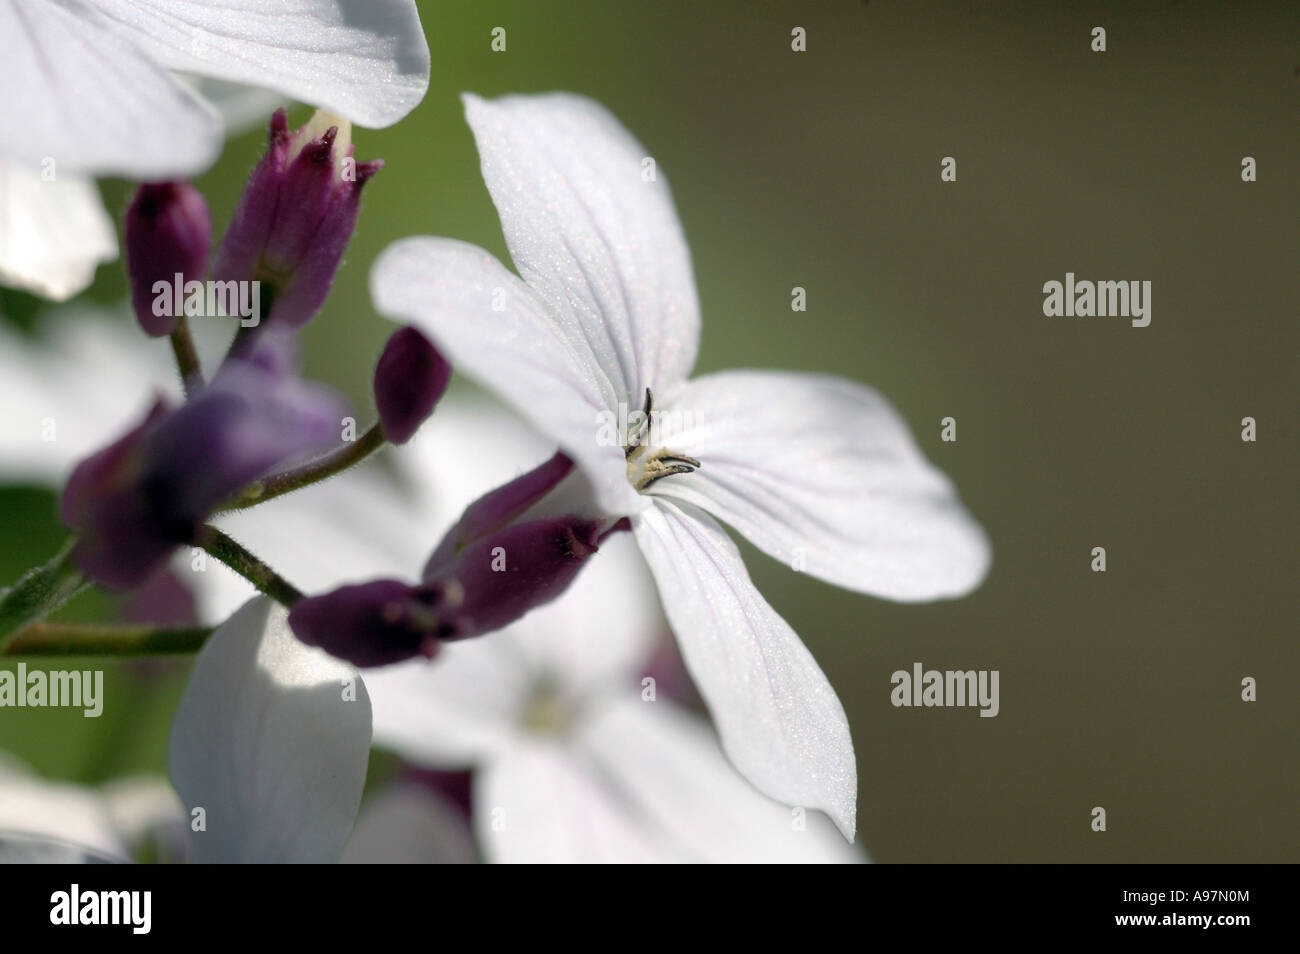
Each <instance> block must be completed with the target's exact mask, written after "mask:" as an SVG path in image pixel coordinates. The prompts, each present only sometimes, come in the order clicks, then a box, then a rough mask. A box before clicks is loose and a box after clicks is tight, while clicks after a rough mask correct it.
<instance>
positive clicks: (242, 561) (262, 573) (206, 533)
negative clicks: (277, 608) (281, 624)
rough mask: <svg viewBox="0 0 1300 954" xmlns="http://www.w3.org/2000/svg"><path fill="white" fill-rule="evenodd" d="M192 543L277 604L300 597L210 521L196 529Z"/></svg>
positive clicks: (285, 581) (277, 575) (290, 602)
mask: <svg viewBox="0 0 1300 954" xmlns="http://www.w3.org/2000/svg"><path fill="white" fill-rule="evenodd" d="M194 545H195V546H199V547H202V548H203V549H204V550H206V551H207V552H208V553H210V554H212V556H214V557H215V558H216V559H218V560H220V561H221V562H222V563H224V564H225V565H226V566H228V567H230V568H231V569H232V570H234V571H235V572H236V573H238V574H239V575H240V576H242V577H243V578H244V579H246V580H247V581H248V582H249V583H252V584H253V585H254V586H255V587H257V588H258V590H260V591H261V592H263V593H265V594H266V595H267V596H269V597H271V599H273V600H275V601H276V602H277V603H280V604H282V605H284V606H292V605H293V604H294V603H296V602H298V601H299V600H300V599H302V593H301V591H299V590H298V588H297V587H295V586H294V585H293V584H291V583H289V582H288V581H287V580H285V579H284V578H283V577H282V576H280V574H278V573H276V572H275V571H274V570H272V569H271V568H270V567H269V566H267V565H266V564H265V563H263V562H262V561H261V560H259V559H258V558H257V557H255V556H254V555H253V554H252V553H250V552H249V551H248V550H246V549H245V548H244V547H243V546H242V545H241V544H239V543H237V542H236V541H235V540H234V539H232V538H231V537H230V536H228V535H227V534H225V533H223V532H222V531H221V530H218V529H217V528H216V527H214V526H212V525H211V524H204V525H203V526H202V527H200V528H199V532H198V533H197V534H196V535H195V537H194Z"/></svg>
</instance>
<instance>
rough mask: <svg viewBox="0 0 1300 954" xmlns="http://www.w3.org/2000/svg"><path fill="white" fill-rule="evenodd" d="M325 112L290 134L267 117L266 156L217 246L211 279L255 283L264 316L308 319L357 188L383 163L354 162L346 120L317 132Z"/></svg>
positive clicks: (326, 281)
mask: <svg viewBox="0 0 1300 954" xmlns="http://www.w3.org/2000/svg"><path fill="white" fill-rule="evenodd" d="M324 115H325V114H323V113H317V114H316V116H315V117H313V119H312V122H310V123H308V124H307V125H305V126H303V127H302V128H301V129H299V130H298V131H297V132H296V133H293V134H290V133H289V131H288V123H287V118H286V113H285V111H284V110H283V109H280V110H277V111H276V113H275V115H274V116H272V117H271V128H270V137H269V144H268V146H267V151H266V155H264V156H263V157H262V160H261V162H259V163H258V164H257V167H256V168H255V169H254V170H253V173H252V175H251V176H250V177H249V180H248V185H247V186H245V188H244V194H243V195H242V196H241V197H240V200H239V205H238V207H237V208H236V209H235V215H234V217H233V218H232V219H231V222H230V227H229V228H228V229H227V230H226V234H225V235H224V236H222V239H221V245H220V247H219V248H218V249H217V258H216V263H215V264H214V267H213V274H214V277H215V278H216V279H217V280H218V281H260V282H262V283H263V284H264V286H265V287H264V289H263V298H264V299H265V300H269V301H270V302H271V307H270V314H269V315H268V320H269V321H271V322H274V323H275V324H276V325H277V326H278V327H281V328H297V327H300V326H302V325H304V324H306V323H307V322H308V321H310V320H311V319H312V317H313V316H315V314H316V312H317V311H319V310H320V307H321V305H322V304H324V302H325V299H326V297H327V296H328V295H329V290H330V286H331V285H332V284H333V282H334V273H335V272H336V271H337V270H338V266H339V262H340V260H341V259H342V258H343V250H344V249H345V248H346V247H347V244H348V240H349V239H350V238H351V237H352V230H353V228H355V227H356V224H357V212H358V210H359V207H360V201H361V187H362V186H364V185H365V184H366V182H367V181H368V180H369V179H370V178H371V176H373V175H374V174H375V173H376V172H378V171H379V170H380V168H381V167H382V166H383V161H382V160H379V159H376V160H373V161H371V162H363V163H358V162H356V161H355V160H354V159H353V156H352V144H351V142H350V141H348V140H349V136H350V127H349V126H348V124H347V122H346V120H339V123H340V125H337V126H330V127H329V128H328V129H324V130H323V131H321V132H320V134H319V135H317V131H318V127H319V126H320V125H321V124H322V122H323V121H324V120H323V119H322V117H323V116H324Z"/></svg>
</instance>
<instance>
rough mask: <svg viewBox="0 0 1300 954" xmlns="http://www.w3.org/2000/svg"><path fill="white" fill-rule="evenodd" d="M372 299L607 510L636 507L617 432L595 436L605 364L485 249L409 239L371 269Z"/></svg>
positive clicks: (603, 408) (602, 410) (604, 401)
mask: <svg viewBox="0 0 1300 954" xmlns="http://www.w3.org/2000/svg"><path fill="white" fill-rule="evenodd" d="M370 290H371V295H372V297H373V298H374V301H375V307H376V308H377V309H379V311H380V312H381V313H383V314H384V315H387V316H388V317H390V318H393V319H395V320H399V321H410V322H413V323H414V324H416V325H418V326H419V327H420V328H422V329H423V330H424V331H425V332H427V333H428V334H429V336H430V337H432V338H433V339H434V341H435V342H436V343H437V344H438V346H439V347H440V348H441V349H442V350H443V352H444V353H445V354H446V356H447V358H448V360H450V361H451V362H452V364H453V365H454V366H455V367H456V369H457V370H458V371H461V372H463V373H465V374H467V375H469V376H470V377H472V378H474V379H475V380H477V381H478V382H479V383H480V384H482V385H484V386H485V387H487V388H489V389H490V390H492V391H494V392H495V393H497V394H498V395H500V396H501V397H502V398H504V399H505V400H506V402H507V403H508V404H510V405H511V406H512V407H513V408H514V409H515V410H517V411H518V412H519V413H520V414H521V415H523V416H524V417H525V418H526V419H527V420H529V421H530V422H531V423H532V424H533V425H534V426H536V427H537V428H538V429H539V430H540V431H542V432H543V433H545V434H548V435H550V437H551V439H552V440H554V441H555V442H556V443H558V444H559V445H560V446H561V447H563V448H564V449H565V451H566V452H567V453H569V454H570V455H571V456H573V457H574V458H575V460H577V461H578V463H579V464H580V465H581V466H582V467H583V469H584V471H585V472H586V474H587V476H588V477H589V478H590V480H591V481H592V483H593V486H594V491H595V493H596V494H597V500H598V501H599V503H600V505H601V506H602V507H603V508H605V509H606V511H607V512H609V513H625V512H627V511H628V510H629V509H631V508H633V507H636V506H638V503H639V502H638V500H637V499H636V498H637V495H636V493H635V492H634V491H633V490H632V487H631V485H630V484H628V482H627V465H626V462H625V460H624V457H623V451H622V448H621V447H620V446H618V443H617V441H616V440H615V441H610V442H609V443H608V444H606V445H602V444H600V443H598V440H599V438H600V436H601V428H600V420H601V415H602V414H607V413H608V408H609V407H610V405H609V403H608V400H609V393H610V392H609V385H608V382H607V381H606V380H605V379H604V372H603V371H602V369H601V368H600V366H599V364H598V363H597V362H596V361H595V359H594V357H593V356H592V353H591V350H590V349H589V348H587V347H586V345H585V344H584V342H583V339H582V337H581V334H580V333H578V332H576V331H575V329H574V327H573V326H572V325H570V326H569V327H568V330H567V331H565V330H564V329H563V328H562V327H561V325H560V324H558V323H557V322H556V321H554V320H553V319H552V318H551V317H550V316H549V315H548V314H547V313H546V306H545V305H544V304H543V303H542V301H541V300H540V299H539V298H538V297H537V295H536V293H535V292H533V291H532V290H531V289H529V288H528V286H526V285H525V284H524V283H523V282H521V281H520V280H519V279H518V278H517V277H516V276H515V275H512V274H511V273H510V272H508V271H507V270H506V269H505V268H504V267H503V266H502V265H501V263H500V262H498V261H497V260H496V259H495V258H493V257H492V256H491V255H489V254H488V253H487V252H485V251H483V250H482V249H480V248H476V247H474V246H473V245H468V244H466V243H464V242H457V241H453V240H451V239H435V238H423V237H419V238H408V239H403V240H402V241H400V242H395V243H394V244H392V245H390V246H389V247H388V248H387V249H385V250H384V252H383V254H382V255H380V257H379V260H378V261H377V262H376V263H375V266H374V269H373V270H372V271H371V275H370Z"/></svg>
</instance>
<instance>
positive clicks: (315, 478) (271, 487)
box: [220, 423, 384, 510]
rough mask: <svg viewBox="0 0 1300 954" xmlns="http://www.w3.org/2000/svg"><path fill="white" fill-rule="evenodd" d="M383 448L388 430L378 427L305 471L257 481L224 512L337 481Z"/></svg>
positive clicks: (237, 496) (239, 494) (295, 469)
mask: <svg viewBox="0 0 1300 954" xmlns="http://www.w3.org/2000/svg"><path fill="white" fill-rule="evenodd" d="M383 446H384V429H383V427H382V426H381V425H380V424H378V423H376V424H375V425H374V426H372V427H371V428H370V430H368V431H366V432H365V433H364V434H362V435H361V436H360V437H358V438H357V439H356V440H355V441H351V442H349V443H347V444H344V445H343V446H342V447H340V448H338V449H337V450H335V451H333V452H331V453H329V454H327V455H325V456H324V457H321V458H319V459H317V460H314V461H312V462H311V463H309V464H303V465H302V466H301V467H295V468H294V469H293V470H286V471H285V472H284V473H282V474H274V475H272V476H270V477H267V478H265V479H264V480H258V481H254V482H253V483H251V484H249V485H248V486H247V487H245V488H244V489H243V490H241V491H240V492H239V493H238V494H236V495H235V497H234V498H233V499H231V500H230V501H228V502H227V503H225V504H224V505H222V507H221V508H220V509H221V510H244V509H246V508H248V507H255V506H257V505H258V504H260V503H265V502H266V501H268V500H271V499H273V498H275V497H279V496H280V495H281V494H287V493H290V492H292V491H294V490H301V489H302V488H303V487H307V486H310V485H311V484H314V483H318V482H320V481H322V480H325V479H326V478H327V477H333V476H334V475H335V474H338V473H341V472H342V471H345V470H347V469H348V468H349V467H351V466H353V465H354V464H359V463H360V462H361V461H363V460H365V459H366V458H367V457H369V456H370V455H371V454H373V453H374V452H375V451H377V450H378V449H379V448H381V447H383Z"/></svg>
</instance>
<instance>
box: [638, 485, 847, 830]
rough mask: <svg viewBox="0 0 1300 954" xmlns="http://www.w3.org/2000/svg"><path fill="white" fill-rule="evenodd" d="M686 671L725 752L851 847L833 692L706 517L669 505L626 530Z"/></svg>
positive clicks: (839, 715) (843, 726)
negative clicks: (828, 822)
mask: <svg viewBox="0 0 1300 954" xmlns="http://www.w3.org/2000/svg"><path fill="white" fill-rule="evenodd" d="M634 523H635V530H636V538H637V543H639V544H640V546H641V551H642V552H643V553H644V554H645V556H646V559H647V560H648V561H649V563H650V569H651V571H652V572H653V573H654V576H655V582H656V583H657V584H658V585H659V596H660V598H661V599H662V600H663V604H664V611H665V612H666V613H667V614H668V621H669V622H670V623H671V624H672V627H673V632H674V633H675V634H676V636H677V644H678V646H680V647H681V651H682V658H683V660H684V661H685V663H686V668H687V670H689V672H690V674H691V678H692V679H693V680H694V681H695V685H696V686H697V687H698V688H699V690H700V694H701V695H702V696H703V697H704V701H705V702H706V703H707V704H708V707H709V712H710V713H712V715H713V721H714V723H715V724H716V725H717V727H718V733H719V735H721V737H722V746H723V748H724V749H725V750H726V753H727V756H728V757H729V758H730V759H731V761H732V763H733V764H734V765H735V766H736V768H738V769H739V770H740V772H741V774H742V775H744V776H745V777H746V778H747V779H749V780H750V781H751V782H752V783H753V784H754V785H755V786H757V788H758V789H759V790H760V791H761V792H763V793H764V794H766V795H770V796H771V797H772V798H775V799H777V800H778V801H781V802H785V803H786V804H787V805H794V806H800V807H805V808H816V809H820V810H822V811H824V812H826V813H827V814H828V815H830V816H831V819H832V820H833V821H834V822H835V824H836V825H837V826H838V827H839V829H840V831H842V832H843V833H844V835H845V837H846V838H849V839H850V840H852V838H853V826H854V815H855V812H856V802H857V786H858V782H857V766H856V765H855V764H854V761H853V743H852V742H851V741H850V739H849V724H848V720H847V719H846V718H845V716H844V709H843V707H841V706H840V701H839V699H838V698H836V696H835V690H834V689H832V688H831V684H830V683H829V682H828V681H827V680H826V676H825V674H823V673H822V671H821V669H820V668H819V667H818V666H817V663H816V661H815V660H814V659H813V658H812V654H811V653H809V652H808V650H807V649H806V648H805V647H804V645H803V643H801V642H800V641H799V637H798V636H796V635H795V633H794V630H792V629H791V628H790V626H789V624H788V623H786V621H785V620H783V619H782V618H781V617H780V616H778V615H777V614H776V611H775V610H773V609H772V607H771V606H769V605H768V604H767V602H766V601H765V600H764V599H763V597H762V596H760V595H759V593H758V590H756V589H755V588H754V584H753V583H751V582H750V580H749V574H748V573H746V572H745V565H744V564H743V563H742V562H741V560H740V553H739V551H737V550H736V545H735V544H734V543H732V542H731V540H730V539H729V538H728V537H727V535H726V533H724V532H723V530H722V528H721V527H719V526H718V525H717V523H715V522H714V521H713V520H712V519H711V518H710V517H709V515H708V514H706V513H704V512H703V511H701V510H698V509H696V508H695V507H693V506H691V505H690V504H682V505H681V506H680V507H679V506H678V505H676V504H673V503H671V502H669V501H667V500H665V499H662V498H661V499H660V500H659V501H658V506H656V507H652V508H650V509H649V510H646V511H643V512H642V513H641V515H640V517H639V518H638V519H637V520H636V521H635V522H634Z"/></svg>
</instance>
